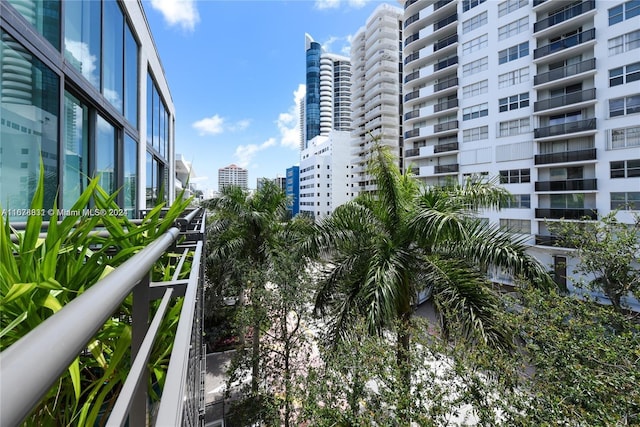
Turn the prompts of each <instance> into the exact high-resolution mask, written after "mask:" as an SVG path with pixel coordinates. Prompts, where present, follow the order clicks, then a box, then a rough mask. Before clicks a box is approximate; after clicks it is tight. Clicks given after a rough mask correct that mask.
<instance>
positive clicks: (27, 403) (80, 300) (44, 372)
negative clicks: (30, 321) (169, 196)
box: [0, 209, 204, 426]
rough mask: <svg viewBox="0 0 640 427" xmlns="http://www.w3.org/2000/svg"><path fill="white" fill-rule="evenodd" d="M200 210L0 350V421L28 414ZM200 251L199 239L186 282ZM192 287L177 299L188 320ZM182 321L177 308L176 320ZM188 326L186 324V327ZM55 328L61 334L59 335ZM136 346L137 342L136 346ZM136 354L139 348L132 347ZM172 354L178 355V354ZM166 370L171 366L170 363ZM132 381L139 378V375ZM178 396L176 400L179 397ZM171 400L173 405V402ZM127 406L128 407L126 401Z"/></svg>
mask: <svg viewBox="0 0 640 427" xmlns="http://www.w3.org/2000/svg"><path fill="white" fill-rule="evenodd" d="M200 213H201V209H196V210H194V211H193V212H191V213H190V214H189V215H187V216H186V217H184V218H183V219H182V220H181V221H178V222H177V223H178V225H179V227H176V226H174V227H172V228H170V229H169V230H168V231H166V232H165V233H164V234H163V235H162V236H160V237H158V238H157V239H156V240H154V241H153V242H151V243H150V244H149V245H147V246H146V247H145V248H143V249H141V250H140V252H138V253H137V254H135V255H134V256H132V257H131V258H130V259H128V260H127V261H125V262H124V263H123V264H122V265H120V266H119V267H117V268H116V269H114V270H113V271H112V272H111V273H110V274H108V275H107V276H105V277H104V278H103V279H101V280H99V281H98V282H96V283H95V284H94V285H93V286H91V287H90V288H88V289H87V290H86V291H85V292H83V293H82V294H81V295H79V296H78V297H77V298H75V299H74V300H72V301H70V302H69V303H67V304H66V305H65V306H64V307H63V308H62V309H60V310H59V311H58V312H57V313H56V314H55V315H53V316H51V317H50V318H48V319H47V320H46V321H44V322H43V323H41V324H40V325H38V326H37V327H36V328H35V329H33V330H32V331H31V332H29V333H28V334H27V335H25V336H24V337H22V338H21V339H20V340H18V341H17V342H15V343H14V344H13V345H11V346H10V347H9V348H7V349H6V350H4V351H3V352H1V353H0V389H3V390H11V393H3V396H2V399H0V425H2V426H11V425H18V424H19V423H20V422H21V421H22V420H23V419H24V418H25V417H26V416H27V415H28V414H29V412H30V411H31V409H32V408H33V407H35V406H36V405H37V404H38V402H39V401H40V400H41V399H42V397H43V396H44V395H45V394H46V392H47V391H48V390H49V389H50V387H51V386H52V385H53V384H54V383H55V381H56V380H57V379H58V378H59V377H60V375H62V373H63V372H64V371H65V370H66V369H67V368H68V366H69V365H70V364H71V363H72V361H73V360H74V359H75V358H76V357H77V356H78V354H79V353H80V352H81V351H82V350H83V349H85V348H86V346H87V344H88V343H89V341H90V340H91V339H92V338H93V337H94V335H95V334H96V332H97V331H98V330H99V329H100V328H101V327H102V325H104V323H105V322H106V321H107V320H108V319H109V318H110V317H111V316H112V315H113V313H114V311H115V310H116V309H117V308H118V307H119V306H120V304H122V302H123V301H124V299H125V298H126V297H127V296H128V295H129V294H131V292H132V291H134V289H135V288H136V286H137V285H138V284H144V285H146V286H148V283H141V282H143V281H145V280H147V279H148V277H149V272H150V271H151V269H152V268H153V265H154V264H155V263H156V262H157V261H158V259H160V257H161V256H162V255H163V254H164V253H165V252H166V251H167V249H169V248H170V247H171V245H173V244H174V243H175V242H176V240H177V239H178V237H179V236H180V233H181V231H186V227H187V225H188V224H189V223H191V222H192V221H193V220H194V219H195V218H196V216H197V215H198V214H200ZM202 227H204V223H202ZM181 229H182V230H181ZM202 250H203V242H202V241H199V242H197V248H196V254H195V255H196V256H197V257H198V259H195V257H194V260H193V263H192V271H191V274H190V278H189V285H191V284H192V283H193V282H194V281H195V283H196V285H197V284H198V283H197V281H198V279H199V276H200V273H201V271H200V270H201V269H200V259H199V257H200V256H201V255H202ZM194 272H195V274H194ZM194 277H195V278H194ZM196 287H197V286H196ZM193 288H194V286H191V287H190V288H189V286H188V290H187V295H189V297H188V298H187V297H185V301H184V303H183V304H194V307H189V308H187V310H186V311H187V315H188V316H187V317H189V319H190V320H189V321H190V322H192V321H193V318H194V316H193V313H194V312H195V303H194V301H195V300H194V298H193V297H192V295H196V294H197V290H194V289H193ZM134 299H135V297H134ZM187 299H188V301H187ZM183 307H184V305H183ZM147 310H148V308H147ZM134 311H135V307H134ZM134 322H135V313H134ZM182 324H183V319H182V313H181V319H180V323H179V325H182ZM191 325H192V324H191V323H190V324H189V327H191ZM144 327H145V328H148V325H144ZM134 328H135V326H134ZM180 328H181V327H180V326H179V331H178V334H177V336H176V343H178V341H177V338H178V336H179V335H180V331H181V329H180ZM184 328H186V327H185V326H182V329H184ZM61 331H64V333H63V334H61V333H60V332H61ZM179 343H180V344H181V345H182V347H179V346H174V350H173V352H172V356H171V360H174V356H175V355H176V354H178V353H179V351H178V352H176V349H181V350H184V349H185V348H186V349H189V347H190V346H189V345H188V344H185V343H184V342H183V340H182V339H181V341H179ZM142 347H143V345H141V348H142ZM43 351H45V352H46V355H47V357H42V352H43ZM138 353H142V352H141V351H138ZM177 357H178V359H182V357H180V356H177ZM134 364H135V361H134ZM169 369H170V370H171V362H170V367H169ZM174 370H175V369H174ZM169 375H172V378H174V377H175V374H172V373H170V372H168V374H167V376H169ZM136 381H138V382H139V380H136ZM172 384H173V383H172ZM143 386H146V384H143ZM163 400H164V396H163ZM179 400H180V404H182V399H179ZM145 404H146V402H145ZM173 404H174V405H176V406H178V403H176V402H174V403H173ZM127 406H130V403H129V404H127ZM145 412H146V411H145Z"/></svg>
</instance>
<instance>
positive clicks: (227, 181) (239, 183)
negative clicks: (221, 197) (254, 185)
mask: <svg viewBox="0 0 640 427" xmlns="http://www.w3.org/2000/svg"><path fill="white" fill-rule="evenodd" d="M248 182H249V172H248V171H247V170H246V169H243V168H241V167H240V166H236V165H234V164H231V165H229V166H226V167H224V168H220V169H218V191H222V189H223V188H224V187H228V186H232V185H233V186H236V187H240V188H242V189H244V190H246V189H247V188H248Z"/></svg>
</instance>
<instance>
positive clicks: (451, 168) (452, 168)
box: [433, 163, 459, 173]
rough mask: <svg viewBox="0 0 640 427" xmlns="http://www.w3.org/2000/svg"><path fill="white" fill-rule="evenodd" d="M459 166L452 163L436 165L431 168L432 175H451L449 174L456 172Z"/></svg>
mask: <svg viewBox="0 0 640 427" xmlns="http://www.w3.org/2000/svg"><path fill="white" fill-rule="evenodd" d="M458 169H459V166H458V164H457V163H454V164H452V165H436V166H435V167H434V168H433V172H434V173H451V172H458Z"/></svg>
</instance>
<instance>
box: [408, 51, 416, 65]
mask: <svg viewBox="0 0 640 427" xmlns="http://www.w3.org/2000/svg"><path fill="white" fill-rule="evenodd" d="M418 59H420V52H419V51H418V52H414V53H412V54H411V55H409V56H407V57H406V58H404V65H407V64H410V63H411V62H413V61H417V60H418Z"/></svg>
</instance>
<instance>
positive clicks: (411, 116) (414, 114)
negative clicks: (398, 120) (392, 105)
mask: <svg viewBox="0 0 640 427" xmlns="http://www.w3.org/2000/svg"><path fill="white" fill-rule="evenodd" d="M416 117H420V110H413V111H409V112H408V113H406V114H405V115H404V119H405V120H410V119H415V118H416Z"/></svg>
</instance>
